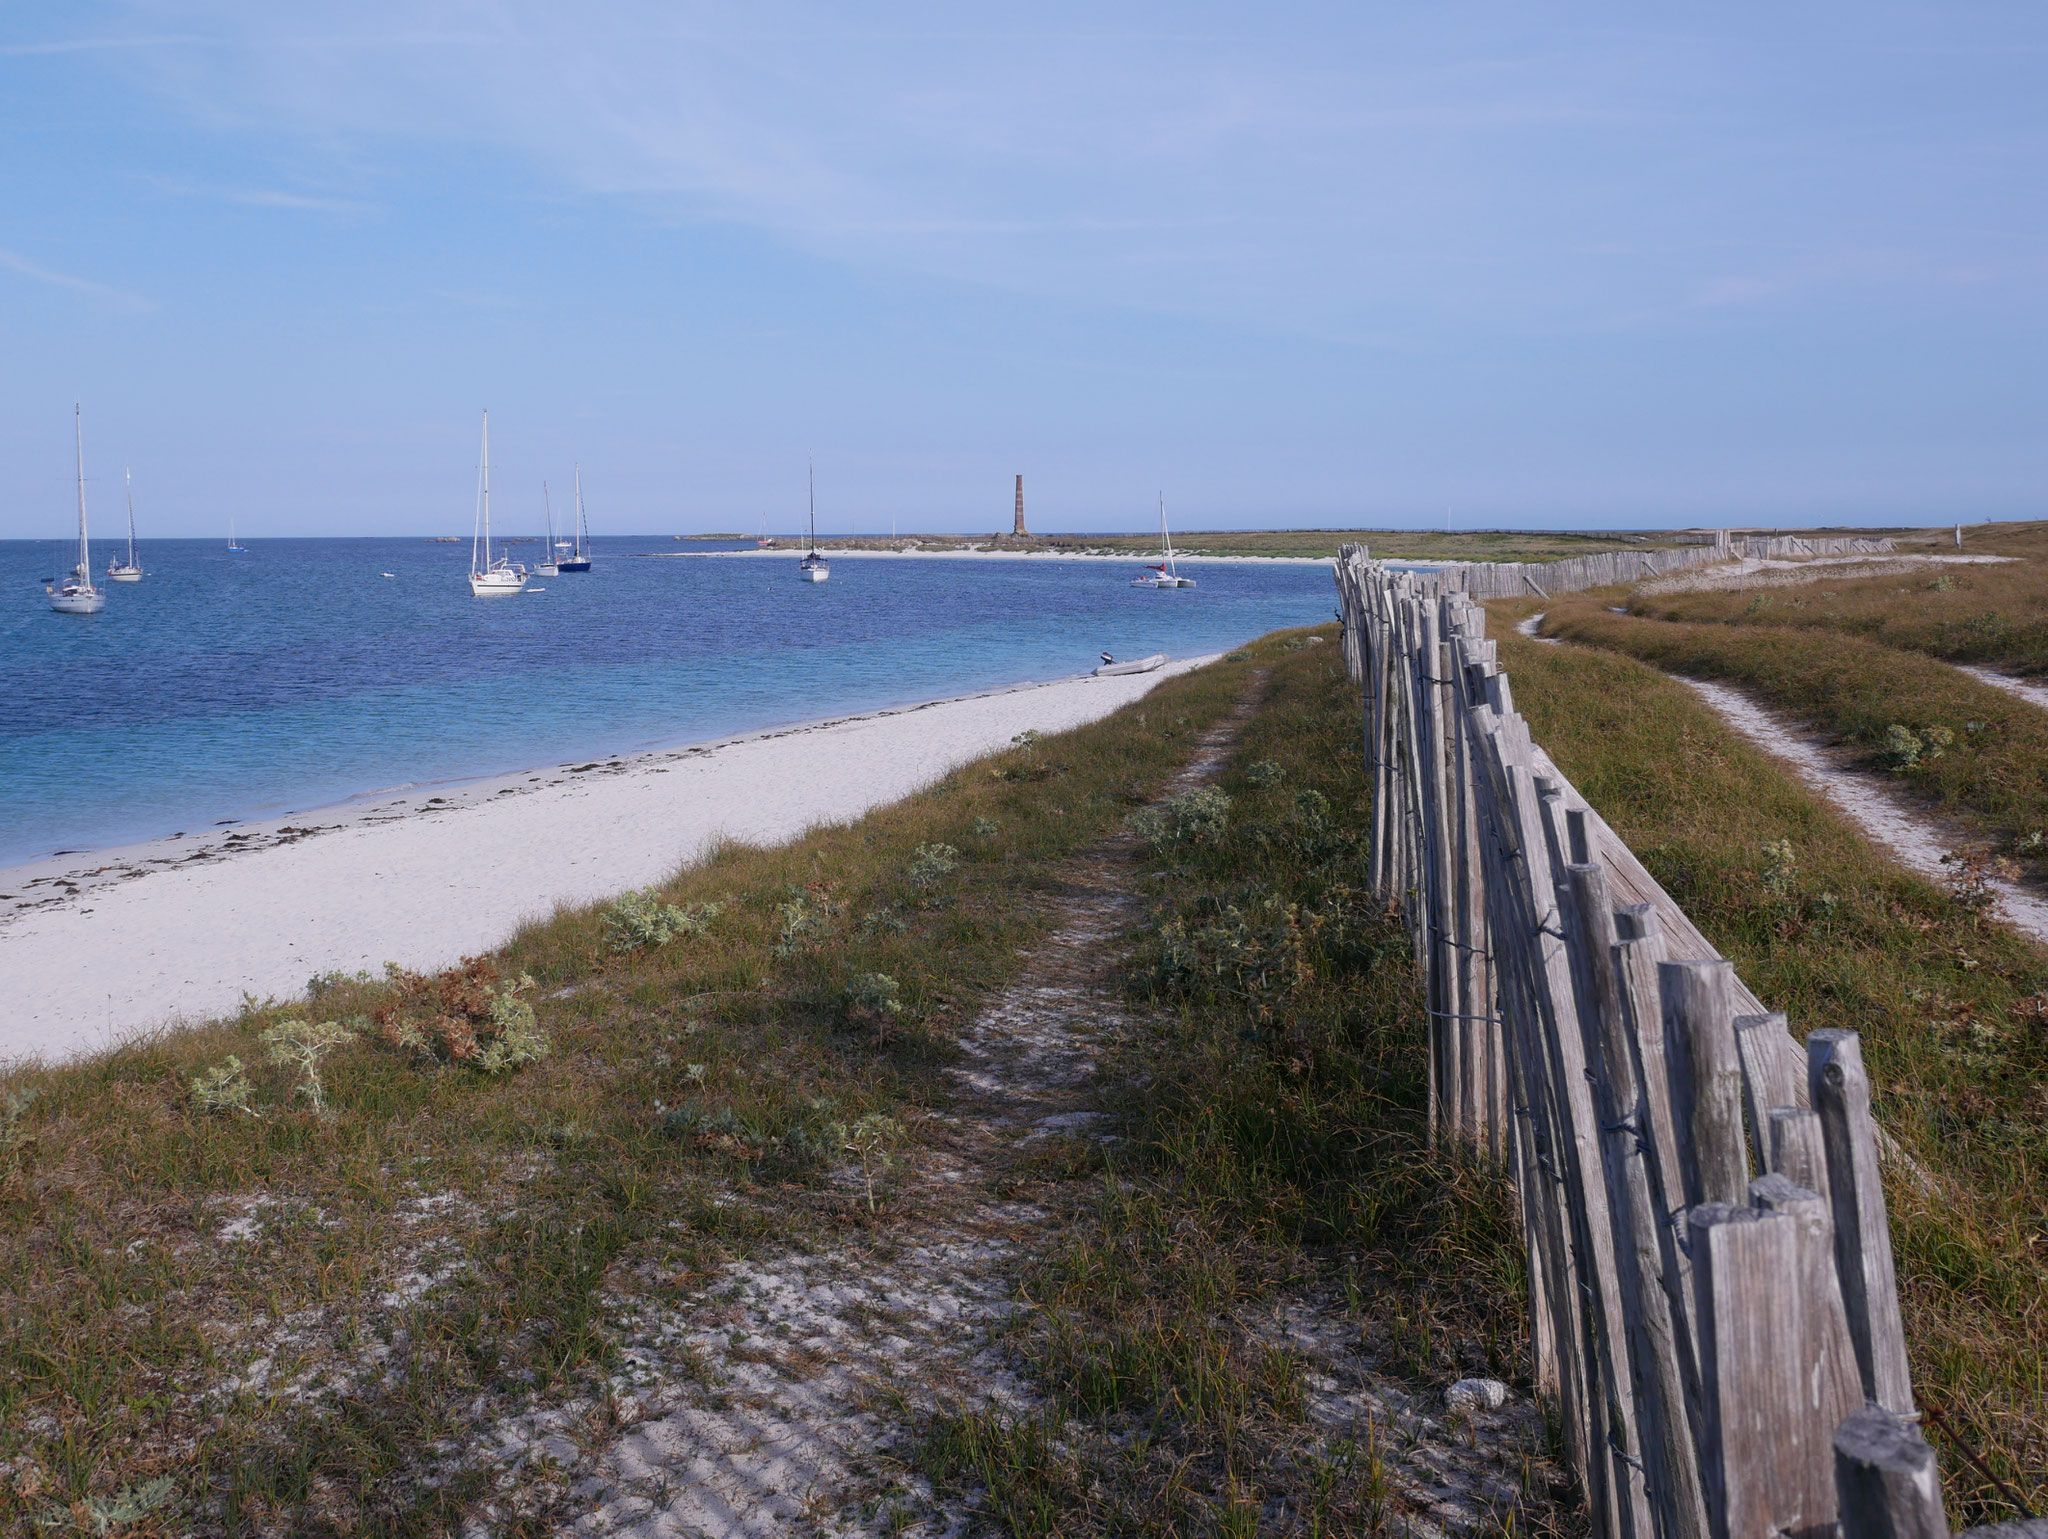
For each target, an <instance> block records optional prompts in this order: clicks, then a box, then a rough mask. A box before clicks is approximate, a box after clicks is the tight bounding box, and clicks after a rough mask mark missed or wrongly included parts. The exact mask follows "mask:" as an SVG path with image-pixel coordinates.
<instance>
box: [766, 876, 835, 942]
mask: <svg viewBox="0 0 2048 1539" xmlns="http://www.w3.org/2000/svg"><path fill="white" fill-rule="evenodd" d="M837 907H838V906H837V905H835V904H833V903H831V902H830V901H828V900H827V899H826V898H825V897H824V896H823V895H822V894H821V893H819V892H816V891H813V890H812V889H810V888H808V887H797V888H792V889H791V891H790V894H789V901H788V902H787V903H778V904H776V905H775V913H776V917H777V918H779V919H780V920H781V921H782V929H781V933H780V934H779V935H778V936H777V937H776V941H775V954H776V955H777V956H778V957H793V956H795V955H797V954H798V953H799V952H801V951H803V950H805V949H806V948H807V947H809V946H810V945H811V944H812V943H813V942H814V941H820V940H823V939H824V938H825V937H826V936H827V935H829V934H830V933H831V931H832V921H833V919H834V918H835V917H836V915H837Z"/></svg>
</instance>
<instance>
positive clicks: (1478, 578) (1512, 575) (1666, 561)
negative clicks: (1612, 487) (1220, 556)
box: [1345, 530, 1892, 599]
mask: <svg viewBox="0 0 2048 1539" xmlns="http://www.w3.org/2000/svg"><path fill="white" fill-rule="evenodd" d="M1891 548H1892V542H1891V541H1890V540H1886V539H1844V540H1802V539H1796V538H1793V537H1791V536H1780V537H1774V538H1769V539H1765V538H1759V537H1754V536H1752V537H1749V538H1745V539H1740V540H1734V539H1730V538H1729V537H1728V535H1727V532H1726V531H1725V530H1724V531H1722V532H1721V534H1720V535H1719V536H1717V537H1715V539H1714V540H1713V542H1712V543H1711V544H1700V545H1691V544H1688V545H1676V546H1672V547H1671V548H1669V549H1667V550H1603V551H1601V552H1600V553H1598V554H1597V555H1591V556H1572V557H1569V558H1567V559H1566V560H1563V561H1461V562H1452V563H1448V564H1446V565H1444V566H1442V567H1440V568H1437V569H1436V570H1435V572H1434V575H1435V577H1436V578H1437V579H1438V581H1439V583H1440V585H1441V586H1442V587H1443V588H1444V589H1445V590H1446V591H1456V592H1460V593H1464V594H1467V595H1469V596H1470V597H1472V598H1475V599H1490V598H1552V597H1554V596H1556V595H1557V594H1560V593H1582V592H1584V591H1585V590H1586V589H1588V588H1606V587H1611V586H1613V585H1615V584H1617V583H1625V582H1645V581H1648V580H1649V579H1651V578H1653V577H1663V576H1665V575H1667V574H1669V573H1671V572H1678V571H1683V570H1685V569H1686V568H1688V567H1695V566H1709V565H1712V564H1713V563H1715V562H1720V561H1733V560H1736V559H1737V558H1738V557H1742V558H1747V559H1749V560H1769V561H1783V560H1787V559H1797V558H1799V557H1806V556H1875V555H1883V554H1885V553H1887V552H1889V551H1890V550H1891ZM1345 549H1347V550H1349V549H1357V550H1359V551H1361V552H1362V551H1364V549H1365V547H1364V546H1362V545H1361V546H1356V547H1352V546H1346V547H1345Z"/></svg>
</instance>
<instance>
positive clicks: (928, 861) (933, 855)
mask: <svg viewBox="0 0 2048 1539" xmlns="http://www.w3.org/2000/svg"><path fill="white" fill-rule="evenodd" d="M959 864H960V852H959V851H958V850H956V849H954V848H953V846H952V845H950V844H920V845H919V846H918V847H917V856H916V858H915V859H913V860H912V861H911V862H910V870H909V873H908V875H909V877H910V885H911V886H913V887H915V888H918V889H919V890H921V891H924V892H929V891H931V889H932V888H934V887H936V886H938V885H939V883H940V882H941V881H942V880H944V879H945V878H946V877H947V876H948V875H949V874H950V873H951V872H953V871H954V870H955V869H956V868H957V867H958V866H959Z"/></svg>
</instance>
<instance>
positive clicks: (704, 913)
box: [603, 887, 725, 952]
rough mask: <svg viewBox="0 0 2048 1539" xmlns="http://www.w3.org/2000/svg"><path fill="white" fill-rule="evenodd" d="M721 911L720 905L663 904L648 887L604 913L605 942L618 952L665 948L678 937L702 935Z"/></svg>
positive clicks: (619, 901) (631, 893)
mask: <svg viewBox="0 0 2048 1539" xmlns="http://www.w3.org/2000/svg"><path fill="white" fill-rule="evenodd" d="M724 909H725V906H724V905H723V904H721V903H683V904H676V903H664V902H662V901H661V899H660V897H659V896H657V895H656V893H655V891H654V889H653V888H652V887H647V888H642V889H640V890H638V891H635V892H629V893H627V894H626V895H625V896H624V897H622V898H620V899H619V900H618V901H617V902H616V903H614V904H612V906H611V907H610V908H608V909H606V910H605V911H604V915H603V922H604V933H605V939H606V940H607V941H608V942H609V943H610V945H611V949H612V950H613V951H620V952H624V951H638V950H640V949H641V948H643V947H647V946H666V945H667V944H668V943H669V942H670V941H672V940H674V939H675V938H676V937H677V936H679V935H702V934H703V933H704V930H705V928H706V926H708V925H709V924H710V923H711V921H712V920H714V919H716V918H717V917H718V916H719V915H720V914H721V913H723V912H724Z"/></svg>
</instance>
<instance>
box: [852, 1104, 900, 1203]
mask: <svg viewBox="0 0 2048 1539" xmlns="http://www.w3.org/2000/svg"><path fill="white" fill-rule="evenodd" d="M902 1141H903V1124H902V1123H900V1122H898V1121H897V1120H896V1119H895V1118H894V1117H885V1116H883V1115H881V1114H880V1113H879V1112H874V1113H870V1114H869V1115H868V1116H865V1117H863V1118H861V1119H860V1120H859V1121H858V1122H856V1123H854V1125H853V1126H852V1127H851V1128H848V1129H847V1130H846V1150H847V1152H848V1153H849V1154H852V1155H853V1156H855V1157H856V1158H857V1159H858V1160H859V1161H860V1174H861V1181H862V1183H863V1184H864V1185H865V1186H866V1187H867V1196H868V1211H869V1212H870V1213H872V1212H874V1211H875V1176H876V1175H877V1173H879V1172H882V1171H886V1170H887V1169H888V1168H889V1166H890V1164H891V1154H892V1151H893V1150H894V1149H895V1147H896V1146H897V1145H898V1144H900V1143H901V1142H902Z"/></svg>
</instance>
